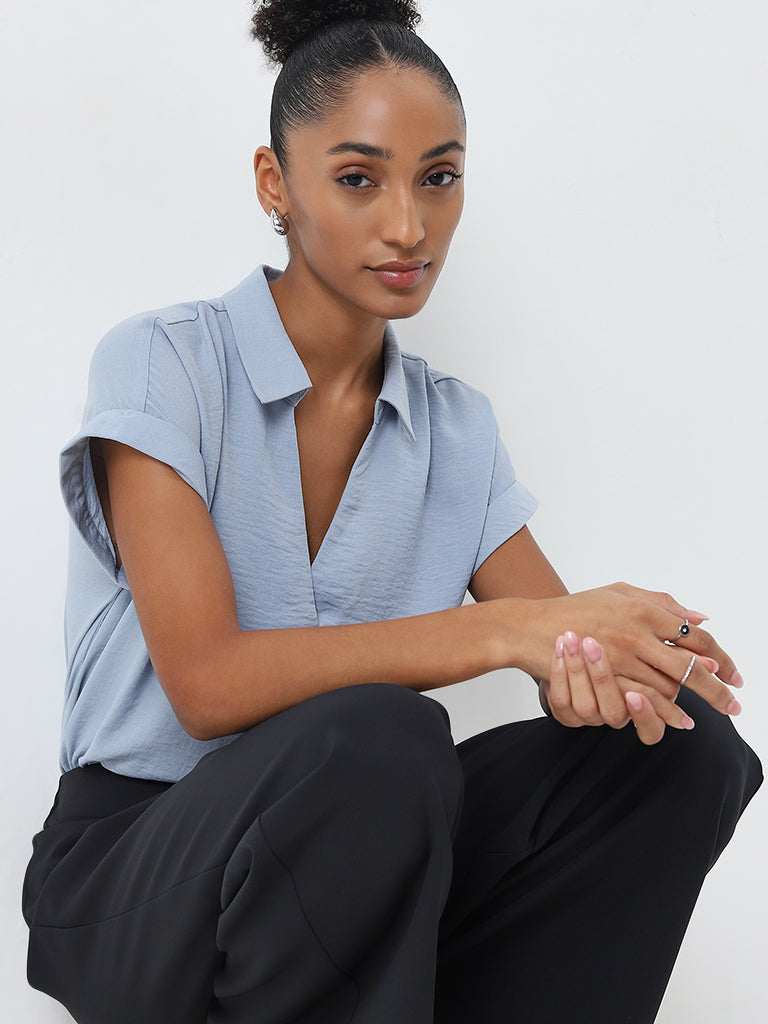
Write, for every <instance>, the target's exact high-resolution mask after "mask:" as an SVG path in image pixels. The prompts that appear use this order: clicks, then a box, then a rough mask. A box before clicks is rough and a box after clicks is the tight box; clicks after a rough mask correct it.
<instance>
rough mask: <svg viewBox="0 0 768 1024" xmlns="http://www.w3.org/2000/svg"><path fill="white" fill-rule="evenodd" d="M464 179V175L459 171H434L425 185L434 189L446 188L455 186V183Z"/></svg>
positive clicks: (426, 179) (425, 181)
mask: <svg viewBox="0 0 768 1024" xmlns="http://www.w3.org/2000/svg"><path fill="white" fill-rule="evenodd" d="M463 177H464V175H463V174H459V173H458V172H457V171H433V172H432V173H431V174H430V175H428V176H427V177H426V178H425V179H424V184H425V185H429V186H431V187H433V188H445V187H446V185H453V183H454V182H455V181H458V180H459V179H460V178H463Z"/></svg>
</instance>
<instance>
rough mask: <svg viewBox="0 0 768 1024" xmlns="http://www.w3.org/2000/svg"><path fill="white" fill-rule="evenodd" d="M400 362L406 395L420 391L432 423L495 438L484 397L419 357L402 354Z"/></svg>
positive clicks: (493, 422)
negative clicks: (416, 390)
mask: <svg viewBox="0 0 768 1024" xmlns="http://www.w3.org/2000/svg"><path fill="white" fill-rule="evenodd" d="M402 359H403V369H404V371H405V376H406V380H407V381H408V388H409V391H412V389H418V390H420V391H422V393H423V394H424V396H425V398H426V401H427V404H428V407H429V414H430V419H431V420H432V421H433V423H434V422H435V420H437V421H438V422H441V421H442V422H445V423H446V424H449V425H451V426H452V427H453V429H464V430H467V431H471V432H472V433H473V434H475V433H476V432H478V431H480V432H482V433H485V432H490V433H491V434H492V435H494V436H495V434H496V432H497V427H496V418H495V416H494V413H493V407H492V405H491V401H490V399H489V398H488V397H487V395H485V394H483V392H482V391H479V390H478V389H477V388H475V387H472V385H470V384H467V383H465V381H463V380H461V379H460V378H458V377H457V376H455V374H452V373H447V372H445V371H443V370H436V369H435V368H434V367H431V366H430V365H429V364H428V363H427V362H426V360H425V359H423V358H421V357H420V356H415V355H412V354H411V353H409V352H403V353H402Z"/></svg>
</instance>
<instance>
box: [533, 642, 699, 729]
mask: <svg viewBox="0 0 768 1024" xmlns="http://www.w3.org/2000/svg"><path fill="white" fill-rule="evenodd" d="M549 676H550V677H549V680H541V681H540V682H539V696H540V699H541V702H542V707H543V708H544V710H545V711H547V712H548V713H550V714H551V715H552V716H553V717H554V718H555V719H556V720H557V721H558V722H560V723H561V724H562V725H566V726H569V727H570V728H578V727H580V726H583V725H593V726H594V725H609V726H611V728H614V729H622V728H624V726H625V725H627V723H628V722H629V721H630V720H631V721H632V722H633V723H634V725H635V729H636V730H637V735H638V738H639V739H640V741H641V742H642V743H645V744H653V743H658V741H659V740H660V739H661V738H662V736H663V735H664V730H665V728H666V725H667V724H670V725H673V726H674V727H675V728H678V729H693V728H694V722H693V719H692V718H690V717H689V716H688V715H687V714H685V712H684V711H683V710H682V708H678V707H677V706H676V705H674V708H675V712H676V714H675V715H673V721H671V722H669V723H667V722H665V720H664V719H663V718H661V716H660V715H659V714H657V712H656V710H655V709H654V707H653V704H652V703H651V702H650V701H649V700H648V699H647V698H645V697H643V695H642V694H640V693H637V692H636V691H633V690H631V689H628V690H626V692H623V691H622V688H621V686H620V684H619V681H618V680H617V679H616V677H615V676H614V674H613V671H612V669H611V665H610V662H609V661H608V659H607V658H606V657H605V652H604V651H603V649H602V647H601V646H600V644H598V642H597V641H596V640H595V639H593V638H592V637H585V638H584V641H583V643H582V642H580V641H579V638H578V637H577V636H576V634H575V633H572V632H570V631H569V632H567V633H566V634H565V635H564V636H561V637H558V638H557V641H556V643H555V650H554V653H553V656H552V665H551V667H550V674H549ZM625 682H628V681H625Z"/></svg>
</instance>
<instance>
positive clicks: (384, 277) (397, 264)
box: [368, 260, 429, 288]
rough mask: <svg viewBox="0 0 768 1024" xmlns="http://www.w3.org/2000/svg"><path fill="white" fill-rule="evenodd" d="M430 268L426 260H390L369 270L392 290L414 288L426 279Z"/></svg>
mask: <svg viewBox="0 0 768 1024" xmlns="http://www.w3.org/2000/svg"><path fill="white" fill-rule="evenodd" d="M428 266H429V263H428V262H425V261H424V260H390V261H389V262H388V263H381V264H380V265H379V266H378V267H368V270H370V272H371V273H372V274H373V275H374V276H375V277H377V278H378V280H379V281H381V282H382V284H385V285H388V286H389V287H390V288H412V287H413V286H414V285H415V284H418V283H419V281H421V279H422V278H423V277H424V275H425V273H426V272H427V267H428Z"/></svg>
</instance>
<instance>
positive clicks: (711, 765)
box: [669, 691, 763, 863]
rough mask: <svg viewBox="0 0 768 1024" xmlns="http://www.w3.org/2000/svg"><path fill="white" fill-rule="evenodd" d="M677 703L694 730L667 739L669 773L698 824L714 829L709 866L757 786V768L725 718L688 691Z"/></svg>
mask: <svg viewBox="0 0 768 1024" xmlns="http://www.w3.org/2000/svg"><path fill="white" fill-rule="evenodd" d="M678 703H679V704H680V705H681V706H682V707H684V708H685V710H686V711H687V713H688V714H689V715H690V716H691V717H692V718H693V720H694V721H695V722H696V727H695V729H693V730H692V731H691V732H685V733H675V734H674V735H672V736H670V737H669V739H670V740H671V741H672V743H671V744H670V745H671V746H674V751H675V757H674V764H673V765H672V766H671V769H670V770H671V773H672V777H674V778H675V784H676V785H677V786H678V787H680V790H681V795H682V799H684V800H685V801H686V802H688V803H689V805H690V806H692V807H695V808H696V810H697V812H698V817H699V820H700V821H701V822H702V823H705V822H706V821H707V820H710V821H712V822H713V823H714V824H715V826H716V840H715V846H714V856H713V860H712V863H714V860H715V859H716V858H717V856H719V854H720V852H721V851H722V849H723V848H724V847H725V845H726V843H727V842H728V840H729V839H730V837H731V835H732V834H733V830H734V829H735V827H736V823H737V821H738V819H739V817H740V816H741V813H742V811H743V810H744V808H745V807H746V806H747V804H748V803H749V801H750V800H751V798H752V797H753V796H754V794H755V792H756V791H757V789H758V788H759V786H760V784H761V783H762V780H763V773H762V767H761V764H760V761H759V759H758V758H757V755H756V754H755V753H754V751H753V750H752V749H751V747H750V746H749V745H748V744H747V743H745V741H744V740H743V739H742V738H741V736H740V735H739V734H738V732H737V731H736V729H735V728H734V725H733V722H732V721H731V719H730V717H728V716H727V715H723V714H721V713H720V712H719V711H715V710H714V708H712V707H711V706H710V705H709V704H707V703H706V701H704V700H703V699H702V698H700V697H699V696H698V695H697V694H695V693H692V692H690V691H687V692H685V693H684V694H681V695H680V697H679V699H678Z"/></svg>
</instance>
